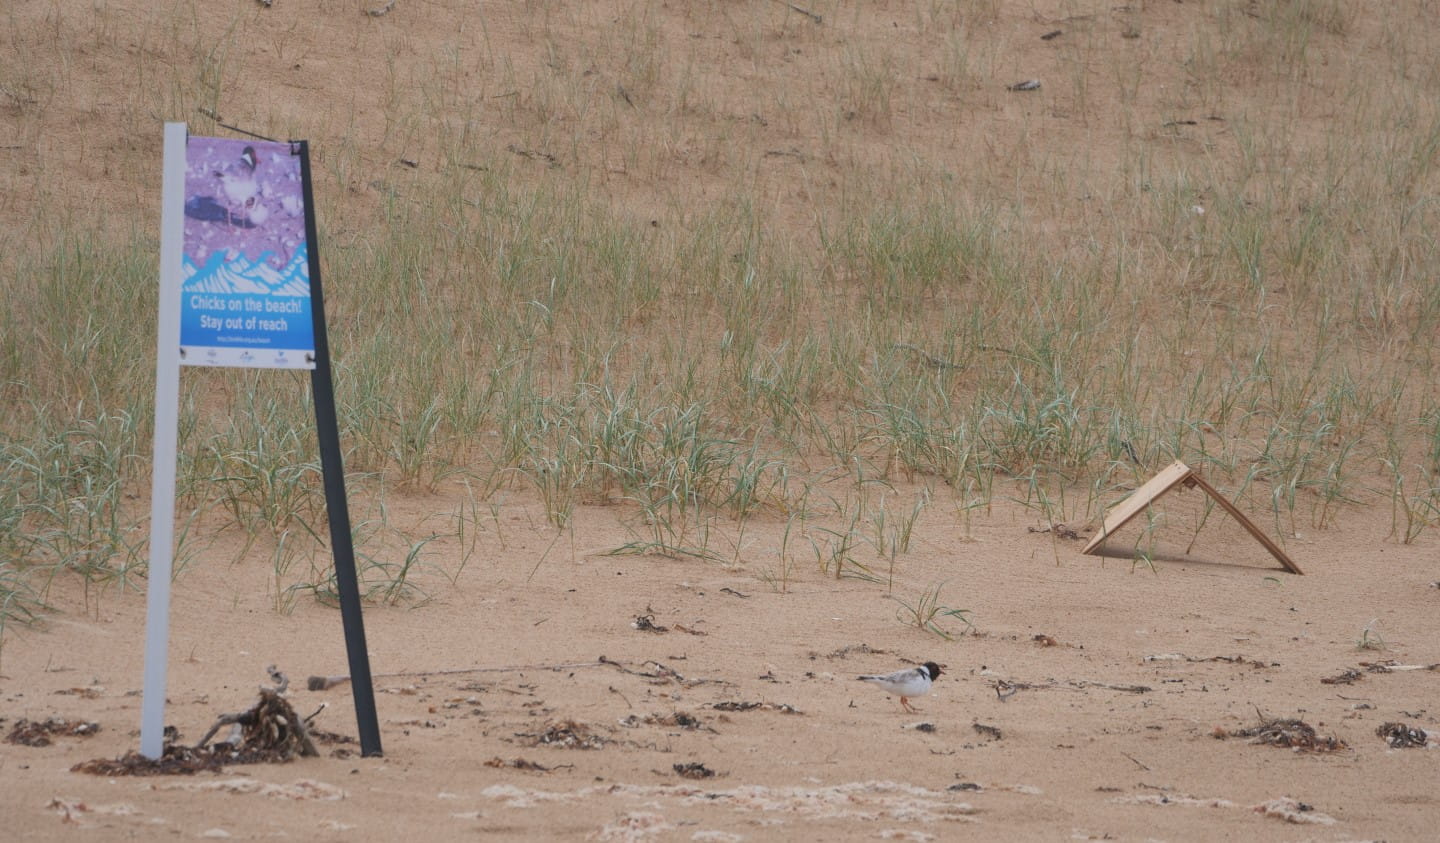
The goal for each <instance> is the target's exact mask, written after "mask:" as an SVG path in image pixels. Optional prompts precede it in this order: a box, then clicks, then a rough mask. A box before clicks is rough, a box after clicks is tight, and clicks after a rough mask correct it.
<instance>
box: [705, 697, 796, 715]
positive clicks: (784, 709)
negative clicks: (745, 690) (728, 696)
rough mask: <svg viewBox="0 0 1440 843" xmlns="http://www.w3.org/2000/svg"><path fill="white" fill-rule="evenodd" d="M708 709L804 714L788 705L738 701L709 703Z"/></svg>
mask: <svg viewBox="0 0 1440 843" xmlns="http://www.w3.org/2000/svg"><path fill="white" fill-rule="evenodd" d="M710 707H711V708H713V709H715V710H716V711H757V710H759V711H778V712H780V713H781V714H804V712H802V711H801V710H800V709H798V708H796V707H795V706H793V705H790V704H789V703H767V702H741V701H738V700H722V701H721V702H717V703H711V704H710Z"/></svg>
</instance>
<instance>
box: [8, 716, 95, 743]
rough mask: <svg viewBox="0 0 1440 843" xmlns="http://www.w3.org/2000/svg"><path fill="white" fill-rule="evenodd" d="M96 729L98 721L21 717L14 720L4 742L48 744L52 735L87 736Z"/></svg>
mask: <svg viewBox="0 0 1440 843" xmlns="http://www.w3.org/2000/svg"><path fill="white" fill-rule="evenodd" d="M98 731H100V724H99V723H92V722H88V721H84V720H66V719H64V718H61V717H50V718H46V719H45V720H26V719H25V718H23V717H22V718H20V719H19V720H18V721H16V722H15V726H14V727H13V728H12V729H11V730H10V734H8V735H6V736H5V742H6V743H13V744H18V745H20V746H49V745H50V738H51V736H53V735H60V736H62V737H70V738H88V737H90V736H91V735H93V734H95V733H96V732H98Z"/></svg>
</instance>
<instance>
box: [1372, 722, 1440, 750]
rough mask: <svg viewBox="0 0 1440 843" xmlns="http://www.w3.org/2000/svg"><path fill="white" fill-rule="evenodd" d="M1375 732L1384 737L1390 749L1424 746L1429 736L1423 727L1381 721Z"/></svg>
mask: <svg viewBox="0 0 1440 843" xmlns="http://www.w3.org/2000/svg"><path fill="white" fill-rule="evenodd" d="M1375 734H1377V735H1379V736H1380V737H1382V738H1384V739H1385V742H1386V743H1388V744H1390V746H1391V748H1392V749H1413V748H1415V747H1418V746H1424V745H1425V743H1426V742H1427V741H1428V740H1429V738H1430V736H1429V735H1428V734H1426V732H1425V730H1424V729H1421V728H1419V727H1416V726H1410V725H1408V724H1405V723H1383V724H1381V725H1380V726H1379V727H1378V728H1377V729H1376V730H1375Z"/></svg>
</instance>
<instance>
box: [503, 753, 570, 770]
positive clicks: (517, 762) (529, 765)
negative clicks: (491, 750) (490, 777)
mask: <svg viewBox="0 0 1440 843" xmlns="http://www.w3.org/2000/svg"><path fill="white" fill-rule="evenodd" d="M485 766H486V767H496V768H502V769H503V768H509V769H511V770H524V771H526V772H527V773H549V772H551V771H552V770H559V769H562V768H569V769H572V770H573V769H574V768H575V765H574V764H556V765H555V766H554V767H546V766H545V765H544V764H537V763H535V762H534V761H527V760H526V759H524V758H512V759H510V760H509V761H506V760H505V759H504V758H501V757H500V756H498V755H497V756H495V757H494V758H491V759H490V760H489V761H486V762H485Z"/></svg>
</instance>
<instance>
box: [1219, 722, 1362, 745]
mask: <svg viewBox="0 0 1440 843" xmlns="http://www.w3.org/2000/svg"><path fill="white" fill-rule="evenodd" d="M1215 737H1217V738H1232V737H1233V738H1251V739H1252V740H1251V742H1252V743H1259V744H1267V745H1269V746H1283V747H1289V748H1291V749H1297V750H1300V751H1302V752H1340V751H1341V750H1345V749H1349V748H1350V746H1349V745H1348V744H1346V743H1345V742H1344V741H1342V740H1340V739H1339V738H1336V737H1333V736H1330V737H1327V736H1324V735H1320V734H1318V733H1316V731H1315V727H1313V726H1311V725H1310V724H1309V723H1306V722H1305V721H1304V720H1296V719H1281V718H1276V719H1274V720H1266V721H1264V722H1262V723H1261V724H1260V725H1258V726H1255V727H1253V728H1249V729H1235V730H1227V729H1221V728H1217V729H1216V730H1215Z"/></svg>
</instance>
